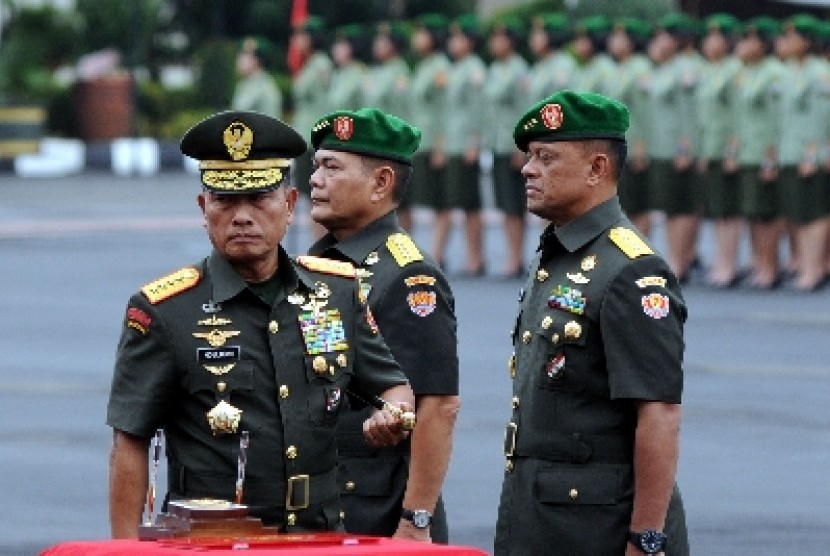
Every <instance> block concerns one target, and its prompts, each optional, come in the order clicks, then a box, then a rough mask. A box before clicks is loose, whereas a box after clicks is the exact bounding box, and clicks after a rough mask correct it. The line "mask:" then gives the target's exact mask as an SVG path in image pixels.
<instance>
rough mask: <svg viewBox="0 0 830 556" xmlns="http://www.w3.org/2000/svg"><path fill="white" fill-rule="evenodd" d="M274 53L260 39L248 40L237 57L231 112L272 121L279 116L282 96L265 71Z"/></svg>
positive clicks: (268, 44)
mask: <svg viewBox="0 0 830 556" xmlns="http://www.w3.org/2000/svg"><path fill="white" fill-rule="evenodd" d="M272 52H273V47H272V46H271V44H270V43H269V42H268V41H267V40H266V39H263V38H259V37H248V38H246V39H245V40H244V41H242V47H241V48H240V49H239V54H237V56H236V72H237V73H238V74H239V76H240V80H239V81H238V82H237V84H236V88H235V89H234V93H233V102H232V105H233V109H234V110H250V111H253V112H261V113H263V114H267V115H268V116H272V117H274V118H281V117H282V93H281V92H280V90H279V88H278V87H277V83H276V82H275V81H274V78H273V77H271V76H270V75H269V74H268V72H267V71H266V70H265V67H266V66H267V60H268V58H269V57H270V56H271V53H272Z"/></svg>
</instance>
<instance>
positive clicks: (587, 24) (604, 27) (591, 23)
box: [576, 15, 611, 35]
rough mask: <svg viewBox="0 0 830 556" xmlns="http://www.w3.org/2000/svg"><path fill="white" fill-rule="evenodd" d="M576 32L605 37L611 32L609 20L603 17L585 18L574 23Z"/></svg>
mask: <svg viewBox="0 0 830 556" xmlns="http://www.w3.org/2000/svg"><path fill="white" fill-rule="evenodd" d="M576 30H577V31H581V32H584V33H588V34H589V35H605V34H608V33H609V32H610V31H611V20H609V19H608V18H607V17H605V16H604V15H593V16H591V17H585V18H583V19H580V20H579V21H578V22H577V23H576Z"/></svg>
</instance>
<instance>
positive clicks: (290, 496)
mask: <svg viewBox="0 0 830 556" xmlns="http://www.w3.org/2000/svg"><path fill="white" fill-rule="evenodd" d="M297 483H301V485H300V487H295V486H294V485H295V484H297ZM310 486H311V485H310V481H309V477H308V475H294V476H293V477H289V478H288V488H287V489H286V492H285V509H286V510H304V509H306V508H308V502H309V493H310ZM295 488H302V489H303V490H302V493H303V494H302V496H303V498H302V502H300V503H299V504H296V505H295V504H294V490H295Z"/></svg>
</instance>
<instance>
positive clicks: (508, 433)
mask: <svg viewBox="0 0 830 556" xmlns="http://www.w3.org/2000/svg"><path fill="white" fill-rule="evenodd" d="M518 430H519V425H517V424H516V423H507V428H506V429H505V430H504V455H505V456H507V457H513V454H514V453H515V452H516V433H517V432H518Z"/></svg>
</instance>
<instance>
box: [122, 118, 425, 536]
mask: <svg viewBox="0 0 830 556" xmlns="http://www.w3.org/2000/svg"><path fill="white" fill-rule="evenodd" d="M181 150H182V152H183V153H184V154H186V155H188V156H190V157H193V158H196V159H198V160H200V169H201V181H202V184H203V188H204V189H203V191H202V193H200V194H199V195H198V204H199V207H200V208H201V209H202V212H203V214H204V218H205V226H206V228H207V233H208V237H209V238H210V240H211V243H212V244H213V252H212V253H211V254H210V255H209V256H208V257H207V258H205V259H204V260H202V261H200V262H198V263H195V264H193V265H190V266H186V267H184V268H182V269H180V270H177V271H175V272H173V273H172V274H169V275H167V276H164V277H162V278H159V279H158V280H154V281H152V282H150V283H148V284H147V285H146V286H144V287H143V288H141V290H140V291H139V292H138V293H136V294H135V295H133V296H132V297H131V298H130V300H129V302H128V305H127V309H126V314H125V318H124V324H123V330H122V333H121V340H120V342H119V344H118V352H117V355H116V363H115V371H114V376H113V381H112V389H111V393H110V399H109V405H108V409H107V423H108V424H109V426H111V427H112V428H113V429H114V440H113V446H112V453H111V459H110V522H111V528H112V534H113V536H114V537H135V536H136V535H137V532H138V525H139V521H140V519H141V515H142V508H143V502H144V496H145V493H146V492H147V482H148V439H149V438H150V437H151V436H153V433H154V432H155V431H156V430H157V429H158V428H163V429H164V432H165V435H166V450H167V461H168V494H167V497H168V499H192V498H214V499H224V500H233V499H234V493H235V479H236V476H237V457H238V450H239V446H240V435H241V433H242V432H243V431H247V432H248V433H249V439H250V447H249V448H248V450H247V462H248V464H247V473H246V475H247V478H246V482H245V489H244V497H243V499H242V502H243V503H245V504H247V505H248V506H249V507H250V508H251V513H252V514H253V515H255V516H257V517H260V518H262V520H263V522H264V523H266V524H270V525H276V526H278V527H279V528H280V530H284V531H301V530H335V529H340V528H341V527H342V517H341V510H340V506H339V492H338V488H337V450H336V443H335V436H334V435H335V425H336V423H337V420H338V414H339V412H340V409H341V406H342V400H343V399H344V391H345V389H346V388H350V389H359V390H360V391H362V392H364V395H366V396H374V395H382V396H383V398H384V399H386V400H387V401H388V402H390V404H397V405H399V406H400V405H406V404H414V398H413V396H412V391H411V389H410V387H409V385H408V382H407V380H406V377H405V375H404V374H403V373H402V372H401V370H400V367H399V366H398V365H397V364H396V363H395V361H394V359H393V358H392V356H391V354H390V353H389V350H388V348H387V347H386V345H385V344H384V342H383V340H382V339H381V337H380V336H379V335H378V334H377V331H376V330H374V329H373V327H372V325H371V323H370V322H369V320H368V316H367V311H366V307H365V305H364V303H363V302H362V301H361V297H360V295H359V290H358V287H357V280H356V276H355V270H354V268H353V267H352V265H350V264H348V263H343V262H336V261H330V260H326V259H320V258H314V257H297V258H296V259H293V258H290V257H289V256H288V255H287V254H286V253H285V251H284V250H283V249H282V247H281V246H280V241H281V240H282V238H283V237H284V235H285V231H286V228H287V226H288V225H289V223H290V222H291V219H292V217H293V213H294V207H295V203H296V200H297V191H296V189H294V188H291V187H289V185H288V183H286V181H285V179H286V176H288V172H289V166H290V162H291V159H292V158H294V157H297V156H299V155H301V154H302V153H303V152H305V150H306V143H305V141H304V140H303V139H302V138H301V137H300V135H299V134H298V133H297V132H296V131H294V130H293V129H292V128H290V127H289V126H287V125H285V124H284V123H282V122H281V121H279V120H276V119H274V118H271V117H268V116H265V115H263V114H260V113H256V112H241V111H233V112H222V113H219V114H216V115H213V116H211V117H209V118H207V119H205V120H203V121H202V122H200V123H198V124H197V125H195V126H194V127H192V128H191V129H190V130H189V131H188V132H187V133H186V134H185V136H184V138H183V139H182V142H181ZM366 428H367V431H368V434H370V435H371V436H372V439H373V441H376V442H379V443H395V442H397V441H400V440H401V439H403V437H404V436H406V434H407V432H406V431H404V430H402V427H401V424H400V422H399V421H398V420H396V419H395V418H394V417H393V416H392V415H391V414H390V413H389V412H388V411H382V412H377V414H375V415H372V418H371V419H369V420H368V421H367V423H366Z"/></svg>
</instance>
